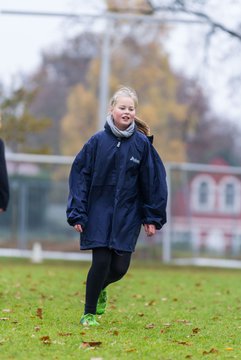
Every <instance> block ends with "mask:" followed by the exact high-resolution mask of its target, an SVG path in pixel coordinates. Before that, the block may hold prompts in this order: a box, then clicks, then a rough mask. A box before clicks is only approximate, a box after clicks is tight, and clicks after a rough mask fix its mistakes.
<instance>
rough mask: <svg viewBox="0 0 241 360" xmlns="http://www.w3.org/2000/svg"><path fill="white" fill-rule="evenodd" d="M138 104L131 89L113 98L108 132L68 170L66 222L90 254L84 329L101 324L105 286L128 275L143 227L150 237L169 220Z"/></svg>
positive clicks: (161, 174)
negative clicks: (77, 233) (76, 232)
mask: <svg viewBox="0 0 241 360" xmlns="http://www.w3.org/2000/svg"><path fill="white" fill-rule="evenodd" d="M137 103H138V99H137V95H136V93H135V91H134V90H132V89H130V88H127V87H123V88H120V89H119V90H118V91H117V92H116V93H115V94H114V95H113V97H112V99H111V101H110V111H109V115H108V117H107V121H106V124H105V129H104V131H100V132H98V133H97V134H95V135H94V136H92V137H91V138H90V140H89V141H88V142H87V143H86V144H85V145H84V147H83V149H82V150H81V151H80V152H79V154H78V155H77V156H76V158H75V160H74V162H73V165H72V168H71V172H70V177H69V198H68V206H67V220H68V223H69V224H70V225H71V226H73V227H74V228H75V230H76V231H78V232H80V238H81V242H80V248H81V250H89V249H91V250H92V265H91V268H90V270H89V273H88V276H87V282H86V298H85V310H84V315H83V316H82V318H81V320H80V323H81V324H82V325H90V326H92V325H98V324H99V323H98V322H97V321H96V317H95V315H96V314H103V313H104V312H105V307H106V301H107V292H106V288H107V286H108V285H109V284H111V283H113V282H115V281H117V280H120V279H121V278H122V277H123V276H124V275H125V273H126V272H127V270H128V268H129V264H130V260H131V255H132V252H133V251H134V250H135V245H136V241H137V238H138V235H139V233H140V229H141V225H142V224H143V225H144V229H145V232H146V234H147V235H148V236H152V235H154V234H155V233H156V230H157V229H161V227H162V226H163V225H164V224H165V222H166V202H167V186H166V175H165V169H164V166H163V164H162V161H161V159H160V157H159V156H158V154H157V152H156V151H155V149H154V148H153V146H152V144H151V141H150V140H149V139H148V137H147V136H146V135H149V134H148V129H149V128H148V126H147V125H146V124H145V123H144V122H143V121H141V120H140V119H138V118H136V106H137ZM135 118H136V121H135ZM136 124H137V125H136ZM138 127H139V130H138ZM145 134H146V135H145Z"/></svg>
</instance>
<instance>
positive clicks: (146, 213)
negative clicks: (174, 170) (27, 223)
mask: <svg viewBox="0 0 241 360" xmlns="http://www.w3.org/2000/svg"><path fill="white" fill-rule="evenodd" d="M140 184H141V194H142V213H143V219H142V222H143V224H154V225H156V228H157V229H161V228H162V226H163V225H164V224H165V223H166V221H167V219H166V206H167V183H166V171H165V168H164V165H163V163H162V160H161V159H160V157H159V155H158V153H157V151H156V150H155V148H154V147H153V146H152V145H151V144H150V143H149V144H147V149H146V153H145V156H144V158H143V160H142V163H141V168H140Z"/></svg>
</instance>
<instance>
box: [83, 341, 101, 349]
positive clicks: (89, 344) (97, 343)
mask: <svg viewBox="0 0 241 360" xmlns="http://www.w3.org/2000/svg"><path fill="white" fill-rule="evenodd" d="M101 344H102V342H101V341H83V342H82V344H81V347H83V348H84V349H85V348H88V347H96V346H100V345H101Z"/></svg>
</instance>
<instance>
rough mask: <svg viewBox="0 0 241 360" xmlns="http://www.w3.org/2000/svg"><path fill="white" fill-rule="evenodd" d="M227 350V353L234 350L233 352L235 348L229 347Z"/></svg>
mask: <svg viewBox="0 0 241 360" xmlns="http://www.w3.org/2000/svg"><path fill="white" fill-rule="evenodd" d="M225 350H227V351H232V350H233V348H231V347H227V348H226V349H225Z"/></svg>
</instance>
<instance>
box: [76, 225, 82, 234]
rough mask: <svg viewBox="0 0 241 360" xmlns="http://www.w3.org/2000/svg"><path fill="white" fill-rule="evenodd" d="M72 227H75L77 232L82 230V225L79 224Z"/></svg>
mask: <svg viewBox="0 0 241 360" xmlns="http://www.w3.org/2000/svg"><path fill="white" fill-rule="evenodd" d="M74 228H75V230H76V231H78V232H80V233H82V232H83V228H82V225H80V224H77V225H75V226H74Z"/></svg>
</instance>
